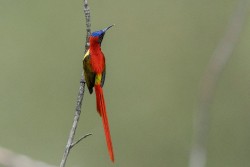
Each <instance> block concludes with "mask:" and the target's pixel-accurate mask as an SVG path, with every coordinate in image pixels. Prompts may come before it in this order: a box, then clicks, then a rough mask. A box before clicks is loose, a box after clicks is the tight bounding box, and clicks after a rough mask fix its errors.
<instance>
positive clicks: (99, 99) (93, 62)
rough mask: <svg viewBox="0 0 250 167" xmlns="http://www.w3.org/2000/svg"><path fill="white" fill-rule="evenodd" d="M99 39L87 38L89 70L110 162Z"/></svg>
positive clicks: (103, 65) (109, 141)
mask: <svg viewBox="0 0 250 167" xmlns="http://www.w3.org/2000/svg"><path fill="white" fill-rule="evenodd" d="M99 40H100V39H99V37H93V36H91V37H90V38H89V41H90V48H89V51H90V61H89V63H90V67H91V71H92V72H93V73H94V74H95V81H94V83H95V85H94V87H95V93H96V108H97V111H98V113H99V114H100V116H101V117H102V123H103V127H104V133H105V136H106V142H107V147H108V152H109V156H110V159H111V160H112V162H114V152H113V146H112V140H111V135H110V130H109V122H108V117H107V113H106V105H105V100H104V95H103V90H102V86H103V82H104V79H105V78H103V76H104V75H105V57H104V54H103V53H102V51H101V45H100V42H99ZM103 74H104V75H103ZM98 77H100V78H98ZM99 79H100V80H99Z"/></svg>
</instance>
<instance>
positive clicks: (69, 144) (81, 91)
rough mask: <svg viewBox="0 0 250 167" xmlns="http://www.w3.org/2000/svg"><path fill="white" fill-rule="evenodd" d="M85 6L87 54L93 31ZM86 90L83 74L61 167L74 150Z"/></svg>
mask: <svg viewBox="0 0 250 167" xmlns="http://www.w3.org/2000/svg"><path fill="white" fill-rule="evenodd" d="M83 4H84V6H83V9H84V14H85V18H86V31H87V35H86V43H85V52H84V53H86V52H87V50H88V48H89V36H90V34H91V29H90V26H91V24H90V10H89V6H88V1H87V0H83ZM84 88H85V81H84V75H83V73H82V76H81V82H80V88H79V93H78V96H77V100H76V109H75V115H74V121H73V125H72V128H71V130H70V134H69V138H68V142H67V144H66V147H65V150H64V154H63V157H62V160H61V164H60V167H65V164H66V161H67V158H68V156H69V152H70V150H71V148H72V143H73V141H74V136H75V133H76V128H77V124H78V121H79V118H80V114H81V107H82V100H83V96H84ZM88 136H89V135H88ZM85 138H86V137H85ZM80 141H81V140H80ZM78 142H79V141H78Z"/></svg>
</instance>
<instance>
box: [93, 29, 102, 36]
mask: <svg viewBox="0 0 250 167" xmlns="http://www.w3.org/2000/svg"><path fill="white" fill-rule="evenodd" d="M103 33H105V32H104V31H103V30H99V31H95V32H92V34H91V36H93V37H99V36H101V35H102V34H103Z"/></svg>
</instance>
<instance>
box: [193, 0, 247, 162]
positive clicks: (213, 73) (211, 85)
mask: <svg viewBox="0 0 250 167" xmlns="http://www.w3.org/2000/svg"><path fill="white" fill-rule="evenodd" d="M248 5H249V3H248V0H241V1H240V2H239V6H238V7H237V9H236V10H235V12H234V14H233V15H232V18H231V20H230V22H229V26H228V29H227V31H226V33H225V35H224V37H223V38H222V39H221V41H220V43H219V44H218V45H217V47H216V49H215V51H214V53H213V55H212V58H211V60H210V62H209V64H208V66H207V68H206V70H205V73H204V75H203V78H202V80H201V84H200V90H199V95H198V103H197V108H196V110H195V114H196V115H195V119H194V136H193V145H192V150H191V154H190V159H189V167H205V166H206V161H207V160H206V159H207V155H206V154H207V138H208V133H209V124H210V113H209V109H210V105H211V102H212V99H213V97H214V92H215V89H216V85H217V83H218V80H219V76H220V74H221V73H222V70H223V69H224V67H225V65H226V63H227V62H228V60H229V58H230V57H231V55H232V52H233V50H234V48H235V46H236V45H237V42H238V40H239V37H240V32H241V30H242V28H243V25H244V22H245V20H246V19H245V18H246V14H247V7H248Z"/></svg>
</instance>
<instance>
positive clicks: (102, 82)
mask: <svg viewBox="0 0 250 167" xmlns="http://www.w3.org/2000/svg"><path fill="white" fill-rule="evenodd" d="M105 77H106V65H105V67H104V70H103V72H102V81H101V86H102V87H103V85H104V82H105Z"/></svg>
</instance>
